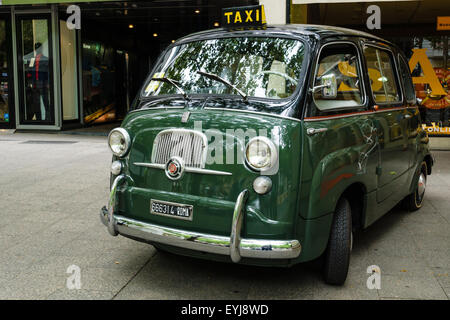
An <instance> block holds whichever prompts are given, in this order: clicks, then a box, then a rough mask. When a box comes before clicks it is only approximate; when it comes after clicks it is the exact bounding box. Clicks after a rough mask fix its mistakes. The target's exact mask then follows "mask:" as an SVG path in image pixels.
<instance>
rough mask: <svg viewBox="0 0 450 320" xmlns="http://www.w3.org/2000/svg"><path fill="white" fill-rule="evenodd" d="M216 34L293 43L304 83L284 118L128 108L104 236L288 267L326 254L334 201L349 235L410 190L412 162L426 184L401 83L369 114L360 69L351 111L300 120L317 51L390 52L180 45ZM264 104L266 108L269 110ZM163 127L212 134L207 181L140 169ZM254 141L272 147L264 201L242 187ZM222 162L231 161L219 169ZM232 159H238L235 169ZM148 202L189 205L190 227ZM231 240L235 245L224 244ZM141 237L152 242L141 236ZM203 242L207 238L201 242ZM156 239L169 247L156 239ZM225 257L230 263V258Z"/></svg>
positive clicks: (311, 35)
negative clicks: (237, 43) (359, 93)
mask: <svg viewBox="0 0 450 320" xmlns="http://www.w3.org/2000/svg"><path fill="white" fill-rule="evenodd" d="M218 35H220V36H223V37H230V36H235V37H236V36H242V37H246V36H252V35H257V36H261V35H266V36H271V37H277V36H282V37H286V36H287V37H289V38H298V39H301V40H302V41H304V43H305V46H306V47H307V51H306V53H305V58H304V61H303V65H302V71H301V75H300V78H301V79H303V80H302V81H301V84H300V85H299V86H298V88H297V89H296V91H295V93H293V94H292V95H291V96H290V98H288V99H282V100H283V102H282V103H283V104H284V108H285V109H284V110H288V111H286V112H284V113H276V112H271V111H270V110H272V109H276V107H277V106H278V105H279V104H280V103H279V104H277V103H276V102H273V101H271V102H264V101H262V102H261V101H256V100H255V101H252V99H250V98H249V100H248V101H241V99H240V97H239V96H237V95H234V96H227V97H224V98H214V97H213V98H211V99H208V96H207V95H197V96H196V95H192V97H191V99H190V100H186V101H184V100H183V98H182V97H180V96H179V95H178V98H177V99H175V100H172V99H170V100H167V99H161V101H156V102H154V103H153V104H152V107H141V106H142V105H143V104H145V102H146V100H145V99H142V98H137V99H136V101H135V110H133V111H131V112H130V113H129V114H128V115H127V117H126V118H125V119H124V121H123V123H122V125H121V128H122V129H124V130H126V132H127V133H128V135H129V140H130V141H129V150H128V151H127V153H126V154H125V155H124V156H122V157H120V156H116V155H115V156H113V161H120V163H121V166H120V170H119V171H117V172H115V173H116V174H112V176H111V185H112V192H111V199H110V203H109V208H103V209H102V212H101V218H102V221H103V222H104V223H105V225H108V228H109V230H110V232H111V233H112V234H113V235H117V234H122V235H124V236H127V237H130V238H133V239H136V240H139V241H145V242H149V243H152V244H154V245H155V246H157V247H158V248H161V249H164V250H168V251H172V252H175V253H178V254H182V255H189V256H195V257H201V258H207V259H214V260H220V261H235V262H239V263H245V264H254V265H265V266H290V265H293V264H297V263H299V262H305V261H310V260H313V259H316V258H318V257H320V256H321V255H322V254H324V252H326V249H327V246H328V245H329V241H330V232H331V229H332V226H333V221H334V213H335V211H336V208H337V206H338V203H339V200H340V199H341V198H342V197H345V198H346V199H347V200H348V202H349V203H350V207H351V213H352V217H351V219H352V228H353V229H354V230H355V229H358V228H361V229H362V228H366V227H368V226H369V225H371V224H372V223H373V222H374V221H376V220H377V219H379V218H380V217H381V216H383V215H384V214H385V213H386V212H388V211H389V210H390V209H392V208H393V207H394V206H395V205H396V204H398V203H399V202H400V201H401V200H402V199H404V198H405V197H407V196H408V195H411V194H413V193H414V192H415V191H416V189H417V188H418V187H417V181H418V179H419V176H420V173H421V168H422V165H423V162H425V163H426V168H427V174H430V173H431V167H432V165H433V158H432V157H431V154H430V151H429V146H428V137H427V134H426V132H425V131H424V130H423V129H422V126H421V124H420V114H419V109H418V107H417V105H416V102H415V101H409V102H408V101H406V100H407V99H406V97H405V96H406V95H405V93H404V89H403V84H402V82H401V81H400V86H401V88H402V89H401V91H402V92H401V97H402V99H401V101H400V102H399V103H396V104H393V105H390V106H384V107H381V108H379V109H378V106H377V107H374V105H376V103H375V102H374V101H373V97H372V95H371V94H370V90H368V88H369V86H370V79H369V77H368V74H367V72H365V71H364V70H365V65H364V63H361V65H360V67H361V70H362V73H361V78H362V81H364V83H365V89H364V90H363V93H364V95H365V97H364V98H363V102H362V103H361V106H360V107H358V108H355V109H352V110H342V109H339V110H333V111H331V112H310V108H311V105H312V104H314V99H313V94H314V93H313V91H311V89H310V88H312V87H313V85H314V84H313V79H314V75H315V68H316V64H317V61H318V56H319V55H320V52H321V51H320V50H321V48H322V47H323V45H324V44H326V43H333V42H335V43H339V42H340V41H344V42H349V43H353V44H354V45H355V47H356V48H358V50H359V51H358V53H359V55H360V56H362V49H361V46H362V44H361V43H362V42H363V41H367V42H371V43H372V42H377V43H378V44H380V43H381V44H383V45H384V46H389V48H390V49H389V50H391V51H392V52H393V56H395V57H397V56H398V55H399V53H398V52H397V50H396V49H395V48H394V47H392V46H391V45H390V44H389V43H387V42H383V41H381V40H380V39H378V38H373V37H371V36H369V35H367V34H362V33H359V32H354V31H349V30H345V31H344V30H343V29H330V28H322V27H309V26H297V27H295V26H289V27H288V26H286V27H269V28H267V29H266V30H253V31H234V32H227V31H223V30H220V31H217V30H215V31H209V32H204V33H199V34H196V35H193V36H190V37H187V38H186V39H184V40H182V41H181V42H183V41H185V42H189V41H195V40H199V39H204V38H208V37H210V38H211V37H217V36H218ZM179 42H180V41H178V42H177V43H175V44H174V46H176V45H177V44H178V43H179ZM397 80H399V79H397ZM358 88H359V86H358ZM267 104H272V105H271V106H270V107H272V109H271V108H270V107H267ZM273 105H275V107H273ZM248 106H250V107H248ZM184 117H186V118H187V120H186V119H183V118H184ZM199 126H201V129H199ZM236 128H238V130H236ZM168 129H183V130H197V131H200V132H205V131H209V132H210V133H214V132H216V133H217V135H216V138H215V139H214V140H211V139H210V140H209V141H208V144H209V146H211V145H212V144H214V141H216V139H217V137H218V136H221V137H222V138H223V141H221V144H220V145H223V148H222V152H223V158H224V161H222V162H223V163H220V161H219V162H217V161H216V162H214V163H209V164H206V165H205V167H204V169H205V170H210V171H211V172H209V171H204V172H185V173H184V174H183V176H182V177H181V178H180V179H178V180H172V179H169V178H168V176H167V172H166V171H167V167H164V165H159V166H156V165H155V166H151V165H150V166H147V165H146V164H149V163H150V164H151V163H152V153H153V151H154V150H153V148H155V145H154V141H155V138H156V137H157V135H158V134H159V133H160V132H162V131H164V130H168ZM233 130H234V131H233ZM239 130H240V131H239ZM189 132H190V131H189ZM261 132H265V133H267V134H268V136H269V137H270V138H271V139H272V140H273V141H276V143H275V144H276V146H277V148H278V159H277V163H278V170H277V171H276V173H274V174H270V175H268V176H267V177H268V178H269V179H270V180H271V189H270V191H269V192H267V193H266V194H258V193H257V192H255V190H254V187H253V184H254V181H255V179H256V178H258V177H260V176H261V173H260V172H258V171H255V170H254V169H252V168H251V166H249V165H248V164H247V162H246V161H245V159H244V158H245V151H246V145H247V144H248V140H249V138H250V136H251V133H256V135H259V134H260V133H261ZM219 133H220V134H219ZM213 135H214V134H213ZM216 142H217V141H216ZM220 148H221V147H219V149H220ZM219 149H217V150H219ZM217 150H216V153H217V152H219V153H220V150H219V151H217ZM228 154H232V160H233V161H227V159H225V155H228ZM215 156H217V154H215ZM218 157H219V156H218ZM239 157H240V160H241V161H236V159H239ZM227 162H229V163H227ZM117 177H120V179H118V178H117ZM155 199H156V200H158V201H161V202H168V203H175V204H183V205H189V206H192V208H193V209H192V210H193V211H192V215H191V217H190V219H177V218H174V217H169V216H167V215H158V214H151V213H150V202H151V201H152V200H155ZM239 203H240V204H242V208H239V206H238V204H239ZM156 229H157V230H156ZM127 230H128V231H127ZM130 230H131V231H130ZM236 230H237V231H238V233H239V234H237V235H236V234H233V232H235V231H236ZM146 232H149V233H157V236H154V237H152V236H149V237H146V236H145V234H146ZM177 232H179V234H178V235H177ZM186 234H187V235H192V237H191V238H190V236H186ZM202 235H212V236H213V237H211V238H209V239H206V240H204V241H202V239H201V238H202ZM164 236H167V237H168V238H171V239H174V238H175V239H176V241H175V242H172V241H165V240H164V239H165V238H164ZM216 236H217V238H215V237H216ZM177 238H178V239H177ZM224 239H230V240H229V241H224ZM243 239H246V240H243ZM178 240H179V241H178ZM245 241H246V242H245ZM258 241H261V242H258ZM264 241H266V242H267V243H265V242H264ZM194 242H195V243H197V244H198V245H196V244H195V243H194ZM199 242H200V243H199ZM210 242H215V243H210ZM240 242H245V246H246V248H245V250H244V248H243V247H239V246H240ZM267 244H268V245H267ZM241 245H242V243H241ZM252 245H253V246H254V249H253V251H252V248H251V247H252ZM277 245H278V247H277ZM209 246H219V247H221V249H220V250H219V251H220V252H219V251H217V252H216V251H215V250H209V249H208V248H209ZM283 250H285V251H283ZM256 251H258V252H257V254H255V255H253V254H252V252H256ZM243 252H247V253H246V254H244V253H243ZM279 252H281V254H279V255H278V254H276V253H279ZM283 252H286V254H283ZM272 253H273V254H272ZM236 254H237V255H238V257H237V258H236V256H234V257H233V255H236Z"/></svg>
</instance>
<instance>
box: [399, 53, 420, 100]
mask: <svg viewBox="0 0 450 320" xmlns="http://www.w3.org/2000/svg"><path fill="white" fill-rule="evenodd" d="M398 60H399V71H400V77H401V78H402V80H403V85H404V86H405V95H406V101H408V103H416V90H415V89H414V84H413V82H412V79H411V72H410V71H409V66H408V64H407V63H406V61H405V59H404V58H403V57H402V56H399V59H398Z"/></svg>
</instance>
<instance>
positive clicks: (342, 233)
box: [324, 198, 353, 285]
mask: <svg viewBox="0 0 450 320" xmlns="http://www.w3.org/2000/svg"><path fill="white" fill-rule="evenodd" d="M352 242H353V236H352V213H351V207H350V203H349V202H348V200H347V199H345V198H341V199H340V200H339V202H338V205H337V207H336V211H335V212H334V219H333V224H332V226H331V233H330V239H329V241H328V247H327V250H326V252H325V264H324V279H325V282H326V283H328V284H333V285H342V284H344V282H345V279H347V273H348V267H349V264H350V253H351V250H352V245H353V243H352Z"/></svg>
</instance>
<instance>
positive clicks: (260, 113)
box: [204, 107, 302, 122]
mask: <svg viewBox="0 0 450 320" xmlns="http://www.w3.org/2000/svg"><path fill="white" fill-rule="evenodd" d="M204 109H205V110H220V111H234V112H244V113H252V114H259V115H264V116H271V117H275V118H281V119H286V120H293V121H297V122H302V120H300V119H297V118H292V117H288V116H282V115H279V114H273V113H267V112H258V111H250V110H242V109H231V108H213V107H205V108H204Z"/></svg>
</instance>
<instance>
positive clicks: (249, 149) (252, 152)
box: [245, 137, 278, 171]
mask: <svg viewBox="0 0 450 320" xmlns="http://www.w3.org/2000/svg"><path fill="white" fill-rule="evenodd" d="M277 158H278V151H277V149H276V147H275V145H274V143H273V142H272V141H271V140H270V139H268V138H266V137H255V138H252V139H250V141H249V142H248V144H247V146H246V148H245V159H246V161H247V164H248V165H249V166H250V167H251V168H252V169H254V170H258V171H260V170H263V169H264V170H266V169H269V168H271V167H272V166H274V165H275V163H276V161H277Z"/></svg>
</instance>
